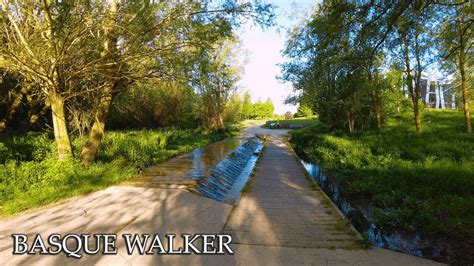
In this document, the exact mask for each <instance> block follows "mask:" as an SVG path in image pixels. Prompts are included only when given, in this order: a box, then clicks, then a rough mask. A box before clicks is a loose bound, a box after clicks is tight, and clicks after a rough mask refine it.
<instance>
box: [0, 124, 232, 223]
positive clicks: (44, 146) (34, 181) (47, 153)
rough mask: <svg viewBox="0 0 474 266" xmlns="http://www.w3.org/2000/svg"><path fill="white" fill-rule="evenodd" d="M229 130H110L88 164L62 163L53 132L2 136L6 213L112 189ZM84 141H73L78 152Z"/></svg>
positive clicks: (0, 206)
mask: <svg viewBox="0 0 474 266" xmlns="http://www.w3.org/2000/svg"><path fill="white" fill-rule="evenodd" d="M229 134H232V133H229V132H224V133H211V134H208V133H203V132H201V131H197V130H178V129H173V130H129V131H109V132H107V134H106V136H105V138H104V140H103V143H102V146H101V148H100V151H99V154H98V158H97V162H96V163H94V164H92V165H91V166H90V167H87V168H86V167H83V166H81V165H80V164H79V161H78V160H76V159H71V160H67V161H58V160H57V159H56V146H55V143H54V141H53V136H52V134H51V133H28V134H27V135H22V136H0V217H4V216H7V215H10V214H13V213H17V212H20V211H23V210H26V209H29V208H32V207H35V206H41V205H45V204H48V203H51V202H55V201H57V200H59V199H63V198H67V197H71V196H75V195H80V194H83V193H87V192H92V191H96V190H100V189H103V188H106V187H108V186H110V185H113V184H116V183H118V182H120V181H122V180H124V179H126V178H129V177H132V176H133V175H135V174H137V173H138V171H139V170H140V169H143V168H144V167H146V166H148V165H152V164H156V163H159V162H162V161H165V160H166V159H168V158H170V157H172V156H175V155H178V154H181V153H185V152H189V151H191V150H193V149H194V148H196V147H199V146H204V145H206V144H208V143H210V142H214V141H216V140H219V139H222V138H224V137H226V136H228V135H229ZM233 134H235V132H234V133H233ZM84 141H85V139H84V138H82V139H80V138H75V139H73V146H74V148H75V152H76V153H78V151H79V147H81V146H82V145H81V144H82V143H84Z"/></svg>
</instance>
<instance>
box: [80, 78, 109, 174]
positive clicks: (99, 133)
mask: <svg viewBox="0 0 474 266" xmlns="http://www.w3.org/2000/svg"><path fill="white" fill-rule="evenodd" d="M106 87H107V89H104V93H103V94H102V96H101V99H100V103H99V106H98V107H97V111H96V114H95V118H94V123H93V124H92V128H91V131H90V133H89V137H88V139H87V142H86V144H85V145H84V147H83V148H82V151H81V164H82V165H90V164H91V163H92V162H93V161H94V160H95V156H96V155H97V151H98V150H99V146H100V142H101V141H102V138H103V137H104V132H105V119H106V118H107V114H108V113H109V109H110V104H111V103H112V86H111V85H109V86H106Z"/></svg>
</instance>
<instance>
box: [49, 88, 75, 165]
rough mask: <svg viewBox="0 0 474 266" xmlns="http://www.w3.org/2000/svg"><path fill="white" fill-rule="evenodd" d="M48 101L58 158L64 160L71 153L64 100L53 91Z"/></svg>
mask: <svg viewBox="0 0 474 266" xmlns="http://www.w3.org/2000/svg"><path fill="white" fill-rule="evenodd" d="M50 101H51V110H52V111H51V113H52V117H53V128H54V139H55V140H56V145H57V146H58V159H59V160H64V159H66V158H68V157H70V156H71V155H72V149H71V141H70V140H69V135H68V130H67V122H66V115H65V113H64V100H63V98H62V97H61V96H60V95H58V94H56V93H55V94H53V95H52V96H51V97H50Z"/></svg>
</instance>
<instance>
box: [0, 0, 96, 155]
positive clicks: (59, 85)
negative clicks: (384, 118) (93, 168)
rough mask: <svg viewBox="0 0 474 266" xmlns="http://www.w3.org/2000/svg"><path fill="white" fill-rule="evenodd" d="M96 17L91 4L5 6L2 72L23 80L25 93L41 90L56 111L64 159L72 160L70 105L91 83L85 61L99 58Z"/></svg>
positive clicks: (9, 3)
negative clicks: (87, 81)
mask: <svg viewBox="0 0 474 266" xmlns="http://www.w3.org/2000/svg"><path fill="white" fill-rule="evenodd" d="M93 12H94V7H93V5H92V4H91V3H88V2H76V1H50V0H46V1H43V2H31V3H28V4H23V3H20V2H18V1H9V0H2V1H1V8H0V17H1V18H2V25H1V27H2V30H1V31H0V41H1V42H2V43H1V45H0V56H1V57H2V58H1V59H0V63H1V65H0V67H2V68H4V69H6V70H7V71H11V72H14V73H18V74H20V75H21V76H22V87H24V88H25V89H29V88H40V93H41V94H42V95H43V97H44V99H45V102H46V104H47V105H49V106H51V111H52V112H51V115H52V121H53V128H54V136H55V140H56V144H57V148H58V157H59V159H65V158H67V157H69V156H71V154H72V149H71V143H70V140H69V132H68V128H67V118H66V114H65V101H66V100H67V99H69V98H72V97H75V96H76V95H77V94H78V93H80V92H78V91H77V89H78V88H80V86H79V83H81V82H82V80H83V79H87V75H86V73H85V70H87V69H88V65H87V63H88V62H86V61H85V60H84V58H86V57H88V56H89V55H91V54H93V53H94V49H93V46H94V45H95V42H93V41H91V38H89V37H91V35H92V34H93V33H94V32H96V30H95V29H94V28H93V27H94V25H96V24H97V20H96V17H95V16H93V15H92V14H93Z"/></svg>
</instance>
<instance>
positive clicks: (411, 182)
mask: <svg viewBox="0 0 474 266" xmlns="http://www.w3.org/2000/svg"><path fill="white" fill-rule="evenodd" d="M463 122H464V117H463V114H462V113H460V112H455V111H443V112H439V111H429V110H426V111H425V113H424V117H423V125H422V127H423V129H422V132H421V133H416V132H415V131H414V126H413V122H412V118H411V116H410V115H409V114H407V115H399V116H394V117H389V118H387V119H386V121H385V126H384V129H383V131H382V132H378V131H375V130H374V131H366V132H359V133H355V134H352V135H349V134H347V133H344V132H340V131H337V132H329V131H327V130H326V129H325V128H324V127H323V126H320V125H318V126H315V127H311V128H306V129H302V130H297V131H293V132H292V134H291V143H292V145H293V147H294V148H295V150H296V151H297V152H298V154H300V156H302V157H305V158H306V159H308V160H310V161H312V162H314V163H316V164H319V165H320V166H322V168H323V169H324V170H325V171H326V172H328V173H329V174H330V175H332V176H338V177H341V178H342V180H343V183H344V184H345V186H346V187H347V189H348V190H349V191H350V192H351V194H352V195H353V196H354V197H356V198H359V199H368V200H370V201H372V202H373V203H374V204H375V208H374V212H373V214H374V218H375V220H376V223H378V224H380V225H383V226H388V227H402V228H404V229H406V230H420V231H423V232H424V233H427V234H443V235H447V236H452V237H457V238H460V239H474V136H473V135H468V134H467V133H465V131H464V124H463Z"/></svg>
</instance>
